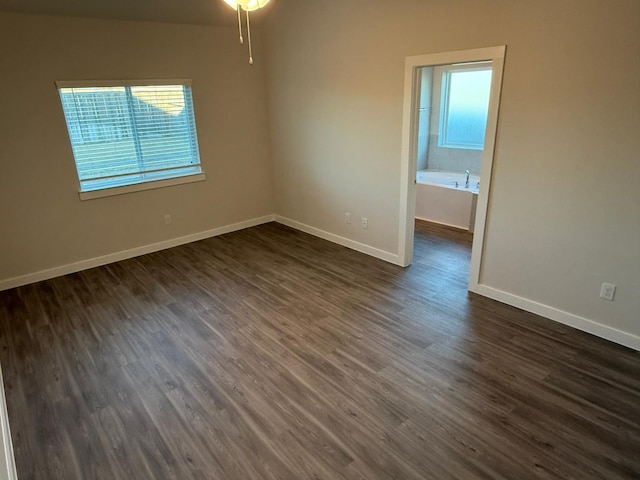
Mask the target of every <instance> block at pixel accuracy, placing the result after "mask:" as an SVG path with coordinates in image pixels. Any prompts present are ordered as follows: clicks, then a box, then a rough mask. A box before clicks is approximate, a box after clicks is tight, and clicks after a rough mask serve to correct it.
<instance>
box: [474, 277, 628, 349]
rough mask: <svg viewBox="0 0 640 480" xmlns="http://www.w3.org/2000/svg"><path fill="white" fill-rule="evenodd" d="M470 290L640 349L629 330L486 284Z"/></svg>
mask: <svg viewBox="0 0 640 480" xmlns="http://www.w3.org/2000/svg"><path fill="white" fill-rule="evenodd" d="M470 291H471V292H473V293H477V294H478V295H482V296H483V297H487V298H491V299H492V300H497V301H498V302H501V303H505V304H507V305H511V306H512V307H516V308H519V309H521V310H524V311H526V312H529V313H534V314H536V315H540V316H541V317H544V318H547V319H549V320H553V321H555V322H558V323H562V324H564V325H567V326H569V327H573V328H575V329H577V330H581V331H583V332H586V333H590V334H591V335H595V336H596V337H600V338H603V339H605V340H609V341H611V342H614V343H617V344H619V345H622V346H625V347H628V348H631V349H633V350H637V351H640V337H639V336H637V335H634V334H632V333H629V332H624V331H622V330H618V329H617V328H613V327H610V326H608V325H604V324H602V323H598V322H596V321H594V320H590V319H588V318H585V317H581V316H579V315H575V314H573V313H570V312H565V311H564V310H560V309H558V308H554V307H551V306H549V305H545V304H543V303H539V302H536V301H534V300H530V299H528V298H524V297H520V296H518V295H515V294H513V293H509V292H505V291H504V290H499V289H497V288H494V287H490V286H488V285H486V284H479V285H477V286H475V287H472V288H470Z"/></svg>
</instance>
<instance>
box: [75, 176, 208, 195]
mask: <svg viewBox="0 0 640 480" xmlns="http://www.w3.org/2000/svg"><path fill="white" fill-rule="evenodd" d="M205 179H206V177H205V174H204V173H196V174H194V175H185V176H184V177H174V178H166V179H163V180H153V181H150V182H142V183H134V184H133V185H124V186H121V187H112V188H104V189H101V190H91V191H87V192H78V195H80V200H93V199H94V198H103V197H111V196H113V195H123V194H125V193H133V192H141V191H143V190H153V189H156V188H164V187H172V186H174V185H183V184H185V183H193V182H202V181H204V180H205Z"/></svg>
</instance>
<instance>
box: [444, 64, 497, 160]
mask: <svg viewBox="0 0 640 480" xmlns="http://www.w3.org/2000/svg"><path fill="white" fill-rule="evenodd" d="M490 90H491V69H482V70H477V69H475V70H467V71H465V70H450V71H447V72H445V73H444V77H443V89H442V91H443V98H442V109H441V119H440V124H441V134H440V146H442V147H452V148H473V149H480V150H481V149H483V148H484V135H485V131H486V129H487V113H488V110H489V93H490Z"/></svg>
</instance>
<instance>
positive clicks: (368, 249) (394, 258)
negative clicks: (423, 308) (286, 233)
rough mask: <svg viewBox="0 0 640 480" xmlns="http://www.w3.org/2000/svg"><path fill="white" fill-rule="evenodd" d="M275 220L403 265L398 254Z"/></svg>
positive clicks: (318, 230)
mask: <svg viewBox="0 0 640 480" xmlns="http://www.w3.org/2000/svg"><path fill="white" fill-rule="evenodd" d="M274 220H275V221H276V222H278V223H281V224H283V225H286V226H287V227H291V228H295V229H296V230H300V231H301V232H305V233H308V234H310V235H313V236H314V237H319V238H322V239H324V240H328V241H330V242H333V243H337V244H338V245H342V246H343V247H347V248H350V249H352V250H356V251H358V252H361V253H366V254H367V255H371V256H372V257H376V258H379V259H380V260H384V261H385V262H389V263H393V264H395V265H400V263H401V262H400V257H399V256H398V254H397V253H391V252H387V251H385V250H380V249H379V248H375V247H372V246H370V245H366V244H364V243H360V242H356V241H355V240H350V239H348V238H345V237H341V236H339V235H335V234H333V233H329V232H327V231H325V230H320V229H319V228H315V227H311V226H309V225H305V224H304V223H300V222H297V221H295V220H291V219H290V218H286V217H281V216H280V215H276V216H275V218H274Z"/></svg>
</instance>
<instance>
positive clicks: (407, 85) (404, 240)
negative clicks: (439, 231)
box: [398, 45, 507, 291]
mask: <svg viewBox="0 0 640 480" xmlns="http://www.w3.org/2000/svg"><path fill="white" fill-rule="evenodd" d="M506 49H507V47H506V45H499V46H495V47H485V48H476V49H472V50H459V51H455V52H443V53H432V54H426V55H417V56H412V57H407V58H406V59H405V74H404V103H403V116H402V151H401V168H400V215H399V219H400V225H399V228H398V234H399V235H398V257H399V258H398V260H399V261H400V262H401V265H402V266H404V267H407V266H409V265H410V264H411V262H412V259H413V242H414V239H413V236H414V227H415V225H414V222H415V213H416V146H417V143H418V142H417V139H418V108H416V106H417V104H418V95H419V91H418V86H419V82H418V72H419V69H420V68H422V67H433V66H438V65H448V64H452V63H466V62H480V61H488V60H491V62H492V68H493V74H492V76H491V94H490V98H489V111H488V115H487V130H486V134H485V141H484V146H485V148H484V153H483V155H482V168H481V171H480V178H481V182H480V192H479V195H478V204H477V210H476V223H475V229H474V230H475V231H474V238H473V246H472V249H471V268H470V273H469V290H471V291H476V290H477V288H478V285H479V281H480V270H481V266H482V254H483V252H484V248H483V246H484V236H485V228H486V221H487V211H488V207H489V194H490V192H491V173H492V171H493V157H494V153H495V143H496V132H497V127H498V110H499V107H500V93H501V91H502V75H503V70H504V57H505V53H506Z"/></svg>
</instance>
